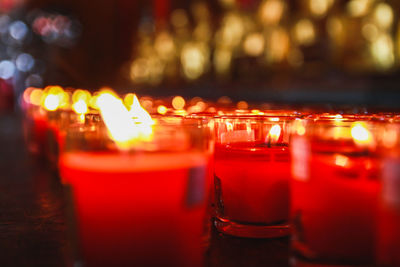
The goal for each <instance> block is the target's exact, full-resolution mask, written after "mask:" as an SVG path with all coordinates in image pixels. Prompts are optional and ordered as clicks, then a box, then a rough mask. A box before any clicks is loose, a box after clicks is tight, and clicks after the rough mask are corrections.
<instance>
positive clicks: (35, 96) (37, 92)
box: [29, 89, 43, 106]
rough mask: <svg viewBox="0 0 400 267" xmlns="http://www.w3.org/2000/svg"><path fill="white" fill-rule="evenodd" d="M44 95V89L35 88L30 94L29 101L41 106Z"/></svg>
mask: <svg viewBox="0 0 400 267" xmlns="http://www.w3.org/2000/svg"><path fill="white" fill-rule="evenodd" d="M42 96H43V90H42V89H34V90H33V91H32V92H31V94H30V96H29V102H30V103H31V104H32V105H35V106H39V105H40V103H41V100H42Z"/></svg>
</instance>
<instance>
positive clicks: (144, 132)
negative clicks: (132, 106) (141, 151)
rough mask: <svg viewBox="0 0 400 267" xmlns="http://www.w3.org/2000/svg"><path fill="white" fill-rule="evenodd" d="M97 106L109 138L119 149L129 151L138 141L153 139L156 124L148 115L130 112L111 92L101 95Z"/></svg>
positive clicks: (141, 112)
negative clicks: (133, 115) (153, 127)
mask: <svg viewBox="0 0 400 267" xmlns="http://www.w3.org/2000/svg"><path fill="white" fill-rule="evenodd" d="M97 105H98V107H99V109H100V113H101V116H102V118H103V120H104V123H105V125H106V127H107V129H108V133H109V136H110V138H111V139H112V140H114V141H115V143H116V145H117V146H118V148H119V149H121V150H128V149H130V148H131V147H132V146H133V145H134V144H136V143H137V142H138V141H141V140H149V139H151V138H152V134H153V129H152V125H153V124H154V122H153V120H152V119H151V117H150V115H149V114H148V113H146V115H144V113H143V111H133V112H130V111H128V109H127V108H126V107H125V105H124V103H123V102H122V100H121V99H120V98H118V97H117V96H115V95H114V94H112V93H110V92H103V93H100V95H99V97H98V99H97ZM139 106H140V105H139ZM131 111H132V110H131ZM144 112H145V111H144ZM132 114H135V117H132ZM136 116H137V117H136ZM149 118H150V119H149Z"/></svg>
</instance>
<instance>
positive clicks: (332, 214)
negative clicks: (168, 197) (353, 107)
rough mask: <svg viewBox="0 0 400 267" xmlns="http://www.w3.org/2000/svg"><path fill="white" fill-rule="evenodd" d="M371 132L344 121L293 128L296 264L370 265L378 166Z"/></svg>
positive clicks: (300, 124) (299, 123)
mask: <svg viewBox="0 0 400 267" xmlns="http://www.w3.org/2000/svg"><path fill="white" fill-rule="evenodd" d="M303 123H304V124H303ZM373 130H374V128H373V126H372V125H371V124H366V123H361V122H353V121H349V120H346V119H342V118H337V119H333V120H317V121H315V122H313V121H310V120H309V121H307V122H306V121H297V123H296V124H295V127H294V135H293V137H292V142H291V144H292V145H291V147H292V149H291V151H292V176H293V179H292V180H291V219H292V222H293V226H294V227H293V228H294V233H293V238H292V247H293V249H294V250H295V252H296V253H297V256H299V257H300V258H305V259H306V260H309V261H315V262H318V263H321V264H371V263H373V262H374V254H375V253H374V249H375V248H374V246H375V229H376V222H377V203H378V201H377V200H378V193H379V186H380V182H379V167H380V166H379V160H378V158H377V155H376V153H375V150H376V146H377V144H376V140H375V135H374V134H373V133H374V132H373Z"/></svg>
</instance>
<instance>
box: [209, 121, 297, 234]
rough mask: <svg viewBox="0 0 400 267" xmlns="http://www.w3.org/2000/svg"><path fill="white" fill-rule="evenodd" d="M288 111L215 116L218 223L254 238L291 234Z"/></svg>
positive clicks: (220, 227) (219, 226)
mask: <svg viewBox="0 0 400 267" xmlns="http://www.w3.org/2000/svg"><path fill="white" fill-rule="evenodd" d="M291 120H292V117H286V116H280V117H279V116H276V117H275V116H274V117H272V116H234V115H233V116H222V117H217V118H216V119H215V123H216V127H215V128H216V136H217V140H216V146H215V163H214V165H215V171H214V174H215V176H214V184H215V201H216V204H215V206H216V219H215V225H216V227H217V229H218V230H219V231H221V232H223V233H226V234H230V235H235V236H241V237H253V238H267V237H278V236H284V235H288V234H289V232H290V231H289V230H290V229H289V226H288V212H289V178H290V163H289V147H288V133H289V122H290V121H291Z"/></svg>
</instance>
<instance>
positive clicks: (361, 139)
mask: <svg viewBox="0 0 400 267" xmlns="http://www.w3.org/2000/svg"><path fill="white" fill-rule="evenodd" d="M351 136H352V137H353V140H354V142H355V143H356V144H358V145H369V144H371V143H372V141H373V140H372V135H371V133H370V132H369V131H368V129H367V128H366V126H365V124H364V123H361V122H356V123H354V124H353V126H352V127H351Z"/></svg>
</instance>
